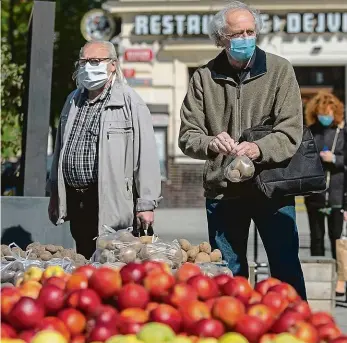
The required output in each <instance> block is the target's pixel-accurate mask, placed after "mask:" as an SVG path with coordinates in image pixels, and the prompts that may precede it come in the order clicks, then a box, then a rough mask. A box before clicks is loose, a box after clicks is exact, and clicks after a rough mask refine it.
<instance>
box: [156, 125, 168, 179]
mask: <svg viewBox="0 0 347 343" xmlns="http://www.w3.org/2000/svg"><path fill="white" fill-rule="evenodd" d="M154 136H155V141H156V143H157V151H158V156H159V163H160V174H161V178H162V180H166V178H167V149H166V137H167V128H166V127H154Z"/></svg>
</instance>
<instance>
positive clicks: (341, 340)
mask: <svg viewBox="0 0 347 343" xmlns="http://www.w3.org/2000/svg"><path fill="white" fill-rule="evenodd" d="M329 343H347V336H345V335H343V336H340V337H337V338H335V339H333V340H331V341H330V342H329Z"/></svg>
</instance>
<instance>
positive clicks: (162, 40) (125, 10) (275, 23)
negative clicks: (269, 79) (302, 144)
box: [81, 0, 347, 207]
mask: <svg viewBox="0 0 347 343" xmlns="http://www.w3.org/2000/svg"><path fill="white" fill-rule="evenodd" d="M223 3H225V2H224V1H217V0H214V1H210V2H205V1H182V0H181V1H174V0H170V1H131V0H124V1H122V0H119V1H107V2H106V3H104V4H103V9H104V10H105V14H104V20H103V24H102V25H101V26H100V27H99V31H98V30H97V29H95V28H93V30H94V31H93V30H91V29H90V28H89V29H88V28H87V26H88V24H87V23H88V15H86V18H84V21H82V24H81V29H82V32H83V30H84V32H85V37H86V39H90V37H93V35H94V36H95V35H96V34H99V35H100V31H101V32H102V29H103V28H104V32H105V35H104V37H103V38H105V37H106V38H107V39H110V40H111V41H112V42H114V43H115V44H116V46H117V49H118V53H119V56H120V60H121V63H122V66H123V69H124V72H125V75H126V77H127V79H128V82H129V84H130V85H131V86H132V87H134V89H136V91H137V92H138V93H139V94H140V95H141V97H142V98H143V99H144V100H145V102H146V103H147V104H148V105H149V107H150V108H151V110H152V116H153V124H154V128H155V131H156V138H157V143H158V151H159V155H160V157H161V166H162V175H163V193H164V198H165V200H164V204H163V205H164V206H169V207H176V206H179V207H195V206H201V205H203V191H202V185H201V176H202V163H203V161H197V160H193V159H191V158H188V157H186V156H184V155H183V154H182V152H181V151H180V150H179V148H178V146H177V140H178V132H179V126H180V115H179V113H180V107H181V104H182V101H183V99H184V96H185V94H186V91H187V87H188V82H189V78H190V76H191V75H192V73H193V72H194V70H195V69H196V68H198V67H199V66H201V65H203V64H205V63H206V62H208V61H209V60H210V59H212V58H213V57H214V56H216V55H217V54H218V52H219V49H218V48H216V47H214V46H213V45H212V43H211V42H210V40H209V38H208V36H207V28H208V23H209V21H210V20H211V17H212V16H213V15H214V13H216V12H217V11H218V10H220V9H221V8H222V7H223ZM251 5H253V6H254V7H256V8H258V9H259V10H260V11H261V13H262V19H263V22H264V28H263V31H262V34H261V36H260V38H259V42H258V44H259V46H260V48H262V49H264V50H266V51H268V52H272V53H274V54H277V55H280V56H283V57H285V58H287V59H288V60H289V61H290V62H291V63H292V64H293V65H294V67H295V71H296V73H297V78H298V81H299V84H300V86H301V90H302V96H303V100H304V102H305V101H307V99H309V98H310V97H311V96H312V95H314V94H315V93H316V92H317V91H318V90H320V89H326V90H328V91H331V92H334V93H335V94H336V95H338V96H339V97H340V99H341V100H343V101H345V100H346V99H347V94H346V82H347V81H346V79H347V72H346V66H347V2H346V1H345V0H332V1H329V4H327V3H326V1H325V0H317V1H313V0H305V1H303V2H301V1H300V0H291V1H289V0H287V1H281V2H280V4H276V5H275V4H274V3H273V2H271V1H268V0H267V1H265V0H254V1H253V2H252V3H251ZM89 22H90V20H89ZM89 26H91V25H89ZM86 32H87V33H86Z"/></svg>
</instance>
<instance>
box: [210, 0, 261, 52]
mask: <svg viewBox="0 0 347 343" xmlns="http://www.w3.org/2000/svg"><path fill="white" fill-rule="evenodd" d="M235 10H246V11H248V12H250V13H251V14H252V15H253V17H254V21H255V30H256V34H257V35H258V34H259V33H260V31H261V29H262V26H263V23H262V20H261V16H260V12H259V11H258V10H256V9H254V8H252V7H250V6H248V5H247V4H245V3H243V2H241V1H231V2H230V3H228V5H226V6H225V7H224V8H223V9H222V10H221V11H219V12H218V13H217V14H216V15H215V16H214V17H213V19H212V21H211V22H210V25H209V30H208V35H209V36H210V38H211V40H212V41H213V43H214V44H215V45H216V46H223V45H222V43H221V39H222V36H223V34H224V32H225V26H226V15H227V13H228V12H229V11H235Z"/></svg>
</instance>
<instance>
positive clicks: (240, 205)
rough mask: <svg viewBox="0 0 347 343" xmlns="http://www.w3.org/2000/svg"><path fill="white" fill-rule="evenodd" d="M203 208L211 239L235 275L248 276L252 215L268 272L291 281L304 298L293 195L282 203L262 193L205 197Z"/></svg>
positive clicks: (280, 278) (284, 280) (288, 281)
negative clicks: (242, 195) (259, 194)
mask: <svg viewBox="0 0 347 343" xmlns="http://www.w3.org/2000/svg"><path fill="white" fill-rule="evenodd" d="M206 211H207V221H208V231H209V238H210V243H211V245H212V247H213V248H214V249H216V248H218V249H220V250H221V252H222V254H223V258H224V260H226V261H227V262H228V265H229V268H230V269H231V270H232V272H233V274H234V275H241V276H244V277H248V262H247V241H248V235H249V227H250V223H251V219H253V221H254V223H255V225H256V226H257V228H258V232H259V235H260V237H261V239H262V241H263V244H264V247H265V250H266V253H267V257H268V261H269V267H270V272H271V276H272V277H275V278H278V279H279V280H281V281H283V282H287V283H289V284H291V285H292V286H293V287H294V288H295V289H296V291H297V292H298V294H299V295H300V296H301V297H302V298H303V299H304V300H306V289H305V282H304V276H303V273H302V269H301V264H300V260H299V235H298V230H297V226H296V215H295V206H294V199H292V198H291V199H286V200H283V201H282V203H279V202H275V201H273V200H269V199H266V198H263V197H252V198H247V199H246V198H242V199H240V198H238V199H228V200H215V199H207V200H206Z"/></svg>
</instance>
